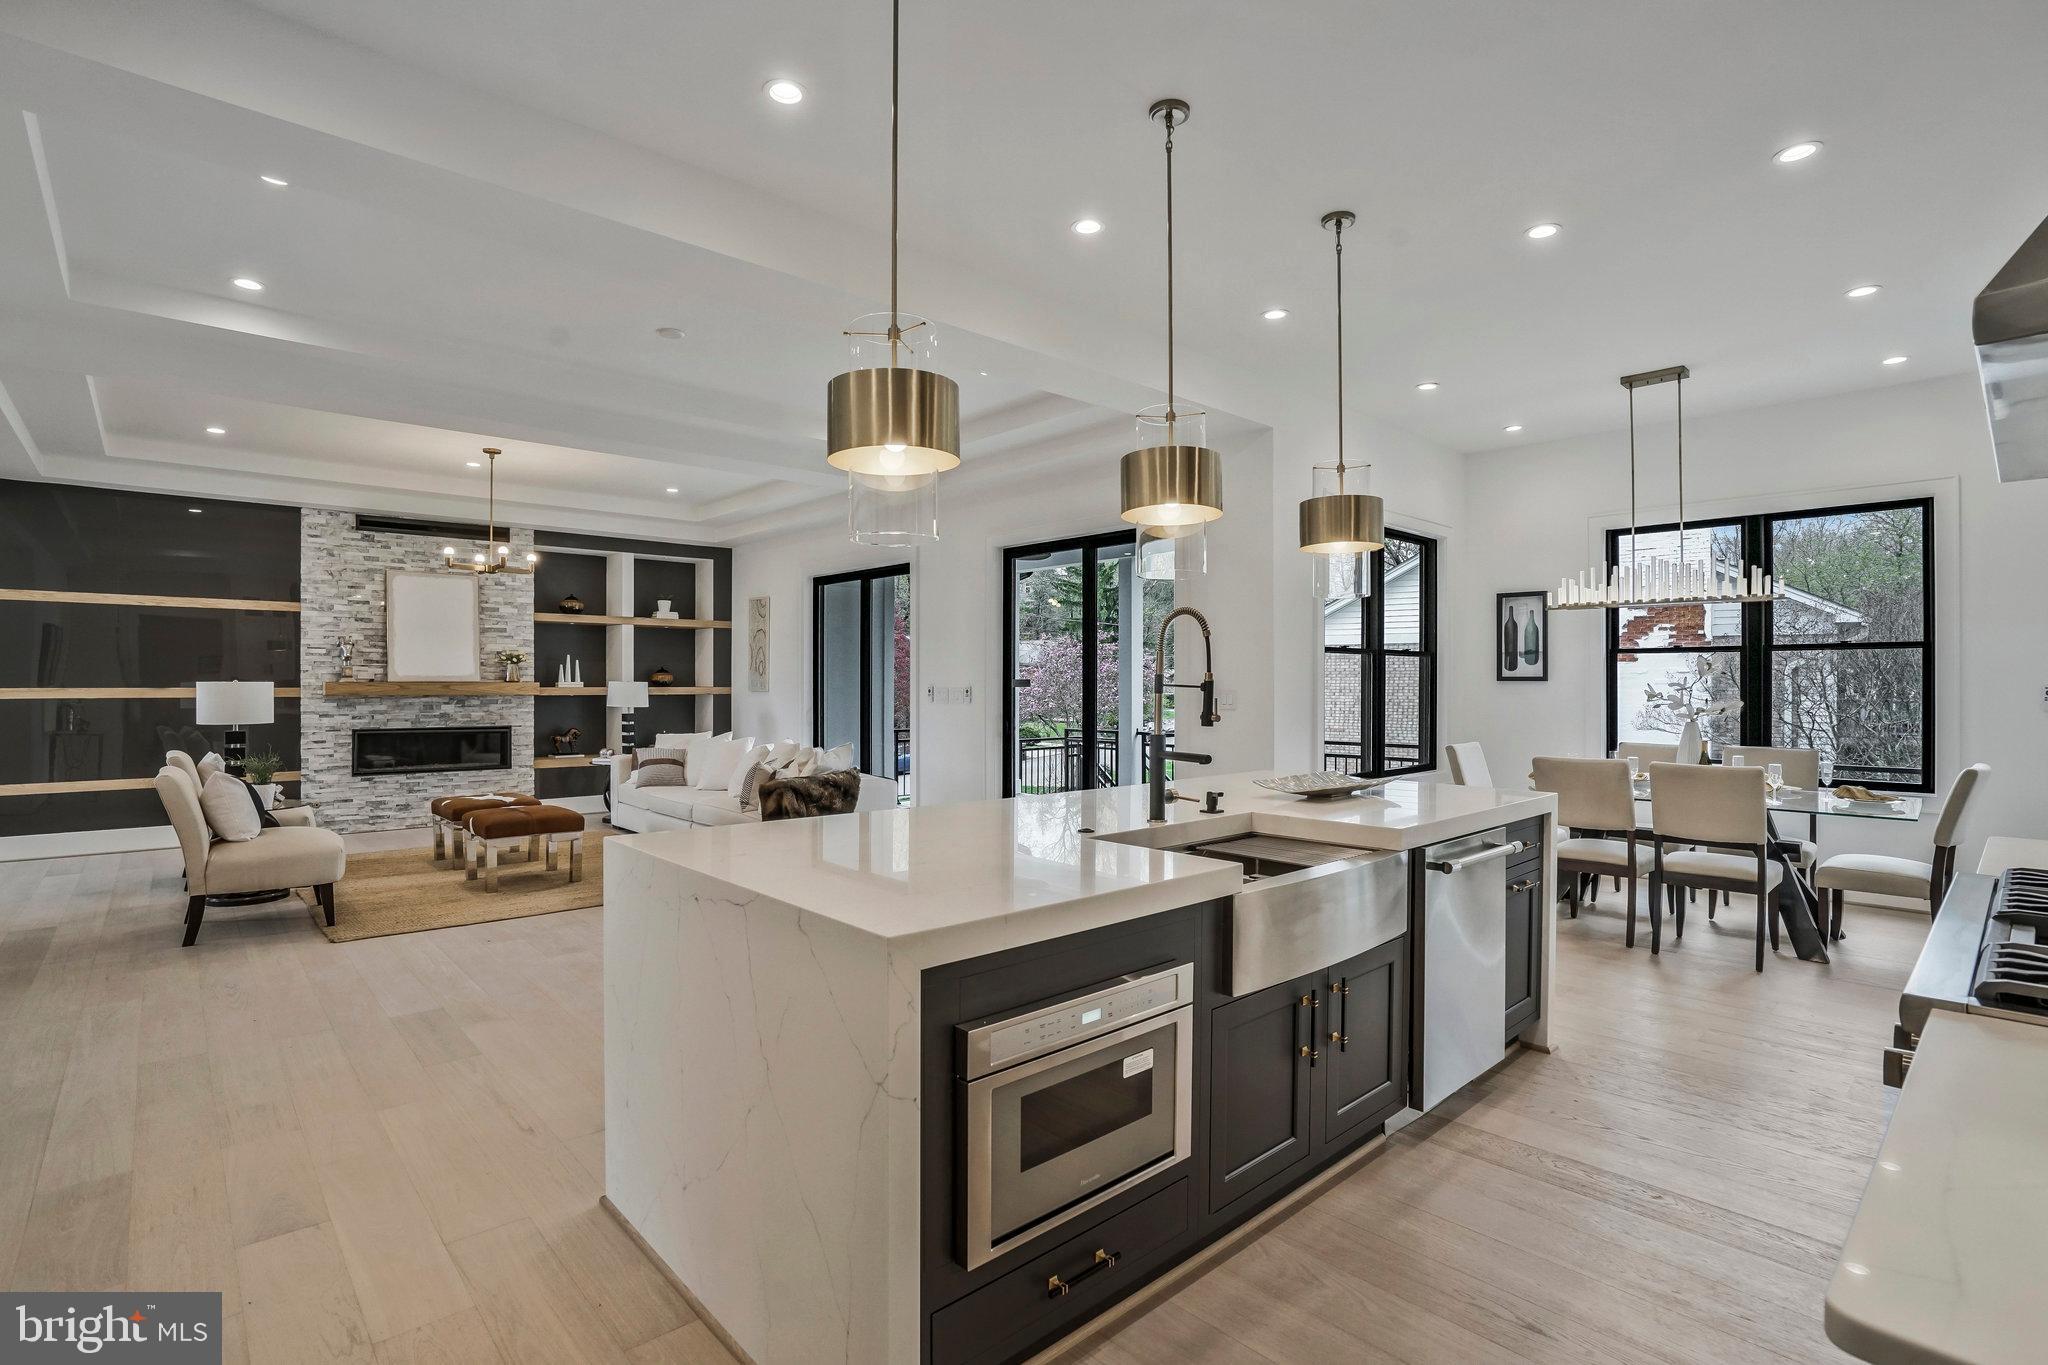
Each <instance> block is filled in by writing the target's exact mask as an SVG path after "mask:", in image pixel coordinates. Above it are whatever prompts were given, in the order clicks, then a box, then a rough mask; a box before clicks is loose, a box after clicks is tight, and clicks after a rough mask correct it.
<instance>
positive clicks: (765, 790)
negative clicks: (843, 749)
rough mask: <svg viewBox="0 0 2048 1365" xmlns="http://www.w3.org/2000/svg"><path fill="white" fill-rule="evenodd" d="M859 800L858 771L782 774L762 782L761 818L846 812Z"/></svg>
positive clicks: (780, 818) (777, 818)
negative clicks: (815, 774) (811, 774)
mask: <svg viewBox="0 0 2048 1365" xmlns="http://www.w3.org/2000/svg"><path fill="white" fill-rule="evenodd" d="M859 800H860V774H859V773H857V772H837V773H820V774H818V775H817V776H816V777H778V778H774V779H772V780H770V781H767V782H763V783H762V784H761V818H762V819H763V820H796V819H801V818H802V817H804V816H807V815H844V814H846V812H848V811H850V810H852V809H853V808H854V804H855V803H856V802H858V801H859Z"/></svg>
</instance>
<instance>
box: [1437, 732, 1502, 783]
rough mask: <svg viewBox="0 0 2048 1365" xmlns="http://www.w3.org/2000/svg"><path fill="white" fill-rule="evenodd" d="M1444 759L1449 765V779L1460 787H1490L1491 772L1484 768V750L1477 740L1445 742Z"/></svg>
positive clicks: (1491, 780)
mask: <svg viewBox="0 0 2048 1365" xmlns="http://www.w3.org/2000/svg"><path fill="white" fill-rule="evenodd" d="M1444 761H1445V762H1446V763H1448V764H1449V765H1450V769H1451V781H1453V782H1455V783H1457V784H1458V785H1459V786H1461V787H1491V786H1492V785H1493V774H1492V773H1490V772H1488V771H1487V769H1486V751H1485V750H1483V749H1481V748H1480V747H1479V742H1478V741H1477V740H1467V741H1465V742H1464V743H1463V744H1446V745H1445V746H1444Z"/></svg>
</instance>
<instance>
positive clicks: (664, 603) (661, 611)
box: [654, 597, 670, 616]
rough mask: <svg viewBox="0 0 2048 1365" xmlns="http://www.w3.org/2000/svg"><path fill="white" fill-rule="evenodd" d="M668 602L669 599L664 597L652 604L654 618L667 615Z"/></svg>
mask: <svg viewBox="0 0 2048 1365" xmlns="http://www.w3.org/2000/svg"><path fill="white" fill-rule="evenodd" d="M669 600H670V599H668V598H666V597H663V598H659V599H657V600H656V602H655V604H654V614H655V615H656V616H666V615H668V614H669V605H668V604H669Z"/></svg>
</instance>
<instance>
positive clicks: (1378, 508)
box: [1301, 209, 1387, 596]
mask: <svg viewBox="0 0 2048 1365" xmlns="http://www.w3.org/2000/svg"><path fill="white" fill-rule="evenodd" d="M1357 221H1358V216H1357V215H1356V214H1354V213H1351V212H1350V211H1349V210H1346V209H1335V210H1332V211H1331V212H1329V213H1326V214H1324V215H1323V226H1324V227H1325V228H1328V229H1329V230H1330V231H1331V232H1333V233H1334V234H1335V235H1336V239H1337V251H1336V255H1337V464H1336V468H1335V470H1334V473H1335V475H1336V479H1335V488H1334V491H1332V492H1329V493H1324V494H1320V495H1318V496H1315V497H1309V498H1304V499H1303V500H1302V503H1301V548H1302V549H1303V550H1304V551H1306V552H1307V553H1309V554H1312V555H1323V556H1326V557H1330V558H1333V559H1334V558H1337V557H1346V556H1348V557H1354V558H1355V557H1357V556H1362V555H1369V554H1371V553H1372V552H1373V551H1374V550H1378V549H1382V548H1384V546H1385V543H1386V534H1387V530H1386V516H1387V514H1386V505H1385V504H1384V503H1382V502H1381V501H1380V500H1379V499H1378V498H1376V497H1374V496H1372V495H1371V494H1369V493H1354V492H1352V491H1351V490H1350V489H1349V488H1347V487H1346V486H1345V480H1346V478H1347V476H1348V475H1349V473H1350V471H1349V469H1348V467H1347V466H1346V465H1345V463H1344V229H1345V228H1348V227H1350V226H1351V225H1352V224H1354V223H1356V222H1357ZM1318 567H1324V566H1318ZM1363 567H1364V566H1363V565H1357V566H1354V571H1353V572H1348V573H1340V574H1330V575H1329V581H1330V582H1332V583H1335V582H1339V581H1342V582H1345V583H1348V584H1350V585H1352V586H1354V587H1355V588H1356V589H1357V595H1359V596H1363V595H1364V592H1365V589H1366V588H1367V586H1368V585H1367V583H1366V580H1365V575H1364V573H1363V572H1362V569H1363ZM1321 591H1322V589H1321V588H1319V589H1318V592H1319V594H1320V593H1321Z"/></svg>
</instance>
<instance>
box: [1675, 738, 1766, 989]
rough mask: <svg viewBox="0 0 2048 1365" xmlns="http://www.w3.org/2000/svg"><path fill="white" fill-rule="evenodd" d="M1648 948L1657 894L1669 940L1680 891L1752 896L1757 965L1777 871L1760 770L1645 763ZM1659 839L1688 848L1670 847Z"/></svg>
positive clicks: (1681, 912)
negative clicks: (1666, 907)
mask: <svg viewBox="0 0 2048 1365" xmlns="http://www.w3.org/2000/svg"><path fill="white" fill-rule="evenodd" d="M1650 844H1651V854H1652V862H1651V871H1650V952H1651V953H1653V954H1654V953H1656V952H1658V951H1659V950H1660V948H1661V947H1662V944H1663V926H1662V913H1661V912H1662V908H1663V907H1662V906H1661V905H1660V903H1659V899H1658V898H1659V897H1660V896H1667V895H1668V896H1669V897H1670V900H1671V910H1672V913H1673V915H1674V916H1675V918H1676V926H1677V933H1676V934H1674V935H1673V937H1674V938H1684V937H1685V901H1684V900H1683V899H1682V898H1681V897H1680V896H1679V894H1678V893H1679V891H1680V890H1682V889H1686V888H1692V889H1703V890H1710V891H1726V892H1729V893H1730V894H1733V893H1734V892H1738V891H1739V892H1741V893H1743V894H1744V895H1753V896H1755V897H1756V969H1757V970H1758V971H1762V970H1763V969H1764V935H1765V932H1766V931H1768V932H1769V934H1770V939H1771V947H1772V948H1774V949H1775V948H1776V947H1777V946H1778V917H1777V914H1776V913H1775V911H1774V909H1773V907H1772V905H1771V896H1772V893H1773V892H1775V891H1776V890H1777V889H1778V883H1779V882H1780V881H1782V880H1783V879H1784V875H1785V869H1784V868H1783V867H1782V866H1780V865H1779V864H1778V863H1777V862H1776V861H1775V860H1773V859H1772V858H1771V856H1770V853H1771V847H1770V845H1771V830H1770V813H1769V809H1768V807H1767V805H1766V802H1765V799H1764V770H1763V769H1762V768H1730V767H1724V766H1721V765H1718V764H1716V765H1711V766H1710V765H1707V764H1701V763H1653V764H1651V765H1650ZM1667 844H1680V845H1689V847H1681V848H1678V849H1675V850H1673V851H1671V852H1666V851H1665V845H1667Z"/></svg>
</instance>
